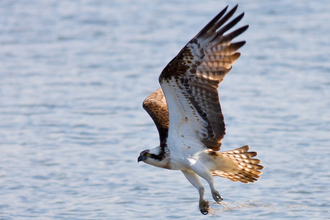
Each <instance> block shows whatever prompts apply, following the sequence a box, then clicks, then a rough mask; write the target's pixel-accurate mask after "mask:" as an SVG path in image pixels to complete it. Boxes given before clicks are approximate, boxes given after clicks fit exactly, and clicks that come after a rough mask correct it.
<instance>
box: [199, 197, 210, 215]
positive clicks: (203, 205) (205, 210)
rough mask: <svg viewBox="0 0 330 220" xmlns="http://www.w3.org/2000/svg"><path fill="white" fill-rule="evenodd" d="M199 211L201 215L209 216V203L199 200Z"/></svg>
mask: <svg viewBox="0 0 330 220" xmlns="http://www.w3.org/2000/svg"><path fill="white" fill-rule="evenodd" d="M199 210H200V211H201V213H202V214H203V215H207V214H209V202H208V201H205V200H201V201H200V202H199Z"/></svg>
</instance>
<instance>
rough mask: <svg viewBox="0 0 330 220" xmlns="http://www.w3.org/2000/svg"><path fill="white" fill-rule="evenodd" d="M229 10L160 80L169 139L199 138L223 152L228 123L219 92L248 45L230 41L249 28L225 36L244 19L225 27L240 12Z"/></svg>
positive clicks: (199, 37)
mask: <svg viewBox="0 0 330 220" xmlns="http://www.w3.org/2000/svg"><path fill="white" fill-rule="evenodd" d="M227 7H228V6H227ZM227 7H226V8H225V9H223V10H222V11H221V12H220V13H219V14H218V15H217V16H216V17H215V18H214V19H212V20H211V21H210V22H209V23H208V24H207V25H206V26H205V27H204V28H203V29H202V30H201V31H200V32H199V33H198V34H197V35H196V36H195V37H194V38H193V39H192V40H191V41H189V43H188V44H187V45H186V46H185V47H184V48H183V49H182V50H181V51H180V52H179V54H178V55H177V56H176V57H175V58H174V59H173V60H172V61H171V62H170V63H169V64H168V65H167V66H166V67H165V69H164V70H163V71H162V73H161V75H160V77H159V82H160V84H161V87H162V89H163V92H164V94H165V97H166V101H167V106H168V109H169V121H170V124H169V134H168V136H169V139H170V137H173V138H187V139H185V140H188V138H190V139H192V138H193V139H196V138H197V139H199V140H200V141H201V142H202V143H203V144H204V146H205V147H207V148H210V149H212V150H219V149H220V146H221V140H222V139H223V137H224V135H225V123H224V118H223V115H222V112H221V107H220V103H219V97H218V90H217V88H218V86H219V84H220V83H221V82H222V80H223V78H224V76H225V75H226V74H227V73H228V72H229V71H230V70H231V68H232V64H233V63H234V62H235V61H236V60H237V59H238V58H239V56H240V53H237V52H236V51H237V50H238V49H239V48H240V47H242V46H243V45H244V44H245V41H243V42H237V43H231V41H232V40H233V39H234V38H235V37H237V36H238V35H240V34H241V33H243V32H244V31H245V30H246V29H247V28H248V25H246V26H244V27H241V28H239V29H237V30H235V31H233V32H231V33H228V34H225V33H226V32H227V31H228V30H229V29H231V28H232V27H233V26H235V25H236V24H237V23H238V22H239V21H240V20H241V19H242V18H243V16H244V13H242V14H241V15H239V16H238V17H236V18H235V19H233V20H232V21H230V22H228V23H227V24H226V25H224V23H226V22H227V21H228V20H229V19H230V18H231V17H232V15H233V14H234V13H235V11H236V9H237V6H235V7H234V8H233V9H232V10H231V11H229V12H228V13H227V14H226V15H224V14H225V12H226V10H227Z"/></svg>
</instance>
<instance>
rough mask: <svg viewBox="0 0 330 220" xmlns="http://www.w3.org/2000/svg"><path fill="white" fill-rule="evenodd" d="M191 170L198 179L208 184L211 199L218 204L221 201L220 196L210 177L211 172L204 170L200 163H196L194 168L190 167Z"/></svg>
mask: <svg viewBox="0 0 330 220" xmlns="http://www.w3.org/2000/svg"><path fill="white" fill-rule="evenodd" d="M192 168H193V171H194V172H195V173H196V174H198V175H199V176H200V177H202V178H203V179H205V180H206V181H207V182H208V184H209V185H210V188H211V193H212V197H213V199H214V200H215V201H216V202H217V203H220V202H221V201H222V200H223V199H222V197H221V196H220V194H219V192H218V191H217V190H216V189H215V187H214V181H213V176H212V174H211V172H210V171H209V170H208V169H206V168H205V166H204V165H203V164H201V163H200V162H197V163H196V164H195V165H194V166H192Z"/></svg>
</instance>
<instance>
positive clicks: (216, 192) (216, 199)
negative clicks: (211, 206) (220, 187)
mask: <svg viewBox="0 0 330 220" xmlns="http://www.w3.org/2000/svg"><path fill="white" fill-rule="evenodd" d="M212 195H213V199H214V200H215V201H216V202H217V203H220V202H221V201H222V200H223V198H222V197H221V196H220V194H219V192H218V191H214V192H213V193H212Z"/></svg>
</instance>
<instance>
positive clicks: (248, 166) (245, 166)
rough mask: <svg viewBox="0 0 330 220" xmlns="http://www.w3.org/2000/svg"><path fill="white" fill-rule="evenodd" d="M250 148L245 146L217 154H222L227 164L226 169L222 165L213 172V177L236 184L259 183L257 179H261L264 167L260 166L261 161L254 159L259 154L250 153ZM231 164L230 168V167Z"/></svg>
mask: <svg viewBox="0 0 330 220" xmlns="http://www.w3.org/2000/svg"><path fill="white" fill-rule="evenodd" d="M248 150H249V146H248V145H245V146H243V147H240V148H237V149H234V150H230V151H225V152H217V154H221V155H222V157H220V158H222V161H228V159H229V160H230V162H226V164H227V165H226V169H221V167H222V166H221V165H220V168H219V169H216V170H213V171H212V175H214V176H221V177H225V178H227V179H230V180H232V181H234V182H238V181H240V182H243V183H249V182H255V181H258V179H257V178H260V175H261V174H262V172H261V171H260V170H262V169H263V168H264V167H263V166H262V165H259V164H260V162H261V160H259V159H254V158H252V157H255V156H256V155H257V152H248ZM228 164H230V166H229V165H228Z"/></svg>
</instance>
